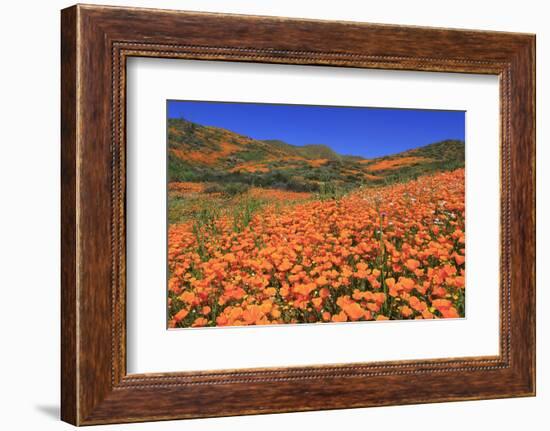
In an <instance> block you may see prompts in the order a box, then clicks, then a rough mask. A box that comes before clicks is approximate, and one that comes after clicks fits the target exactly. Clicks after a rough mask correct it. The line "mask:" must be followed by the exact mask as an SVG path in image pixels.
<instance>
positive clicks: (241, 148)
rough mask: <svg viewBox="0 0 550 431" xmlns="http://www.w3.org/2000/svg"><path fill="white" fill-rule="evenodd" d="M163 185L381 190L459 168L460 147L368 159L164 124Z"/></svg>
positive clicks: (178, 122)
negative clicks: (165, 165) (365, 187)
mask: <svg viewBox="0 0 550 431" xmlns="http://www.w3.org/2000/svg"><path fill="white" fill-rule="evenodd" d="M168 149H169V155H168V157H169V172H168V174H169V180H170V181H204V182H209V183H218V184H220V185H222V186H224V187H225V186H227V185H228V184H233V185H237V186H238V185H253V186H260V187H271V188H280V189H288V190H294V191H319V190H320V189H321V188H323V187H326V185H327V184H330V185H331V187H336V188H339V189H343V190H348V189H351V188H354V187H357V186H359V185H383V184H389V183H393V182H401V181H407V180H409V179H411V178H416V177H418V176H420V175H424V174H429V173H433V172H439V171H447V170H452V169H456V168H459V167H463V166H464V143H463V142H462V141H443V142H438V143H434V144H430V145H427V146H425V147H421V148H416V149H413V150H409V151H406V152H403V153H399V154H394V155H389V156H385V157H381V158H376V159H372V160H366V159H363V158H362V157H358V156H348V155H339V154H337V153H335V152H334V151H333V150H332V149H330V148H329V147H327V146H325V145H306V146H302V147H300V146H293V145H290V144H288V143H286V142H283V141H279V140H265V141H260V140H255V139H251V138H249V137H247V136H243V135H239V134H237V133H234V132H231V131H229V130H224V129H220V128H216V127H209V126H202V125H199V124H195V123H191V122H189V121H186V120H183V119H170V120H168Z"/></svg>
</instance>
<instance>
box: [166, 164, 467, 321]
mask: <svg viewBox="0 0 550 431" xmlns="http://www.w3.org/2000/svg"><path fill="white" fill-rule="evenodd" d="M171 189H172V192H173V193H179V194H180V195H181V196H183V199H187V201H186V202H195V203H194V204H193V205H197V207H196V208H193V209H192V211H191V212H192V213H193V214H194V216H193V217H188V218H186V217H182V218H180V219H178V220H174V221H173V222H171V223H170V225H169V231H168V269H169V281H168V326H169V327H171V328H187V327H204V326H238V325H265V324H268V325H273V324H285V323H323V322H349V321H369V320H387V319H393V320H395V319H437V318H459V317H464V304H465V283H464V280H465V237H464V216H465V214H464V210H465V208H464V205H465V201H464V169H462V168H461V169H455V170H453V171H448V172H438V173H434V174H431V175H425V176H420V177H419V178H417V179H413V180H410V181H408V182H404V183H395V184H392V185H387V186H380V187H359V188H356V189H354V190H352V191H350V192H347V193H343V194H342V195H326V194H321V193H297V192H290V191H289V192H286V191H282V190H262V189H251V190H248V191H246V193H242V194H238V195H235V196H234V197H232V198H231V201H230V202H229V201H228V202H229V203H227V202H225V201H224V205H225V206H220V205H218V204H216V202H215V201H214V204H211V205H204V202H205V201H207V200H208V199H210V200H211V201H212V196H213V195H212V194H211V195H210V196H209V198H208V199H206V198H204V196H203V195H202V193H203V190H202V187H201V186H199V185H189V184H185V183H182V184H179V185H178V184H173V185H172V186H171ZM189 196H191V197H189ZM186 197H187V198H186ZM193 199H194V200H193ZM201 202H202V203H201ZM200 205H202V206H200Z"/></svg>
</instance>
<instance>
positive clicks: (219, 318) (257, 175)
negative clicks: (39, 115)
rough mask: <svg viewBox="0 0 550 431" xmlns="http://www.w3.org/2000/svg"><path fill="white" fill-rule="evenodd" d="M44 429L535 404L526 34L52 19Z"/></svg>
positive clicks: (135, 15)
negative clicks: (58, 396)
mask: <svg viewBox="0 0 550 431" xmlns="http://www.w3.org/2000/svg"><path fill="white" fill-rule="evenodd" d="M61 49H62V64H61V71H62V94H61V102H62V103H61V106H62V112H61V117H62V151H61V162H62V183H61V188H62V238H61V240H62V286H61V288H62V327H61V329H62V334H61V335H62V337H61V339H62V346H61V351H62V364H61V365H62V382H61V387H62V390H61V392H62V400H61V415H62V419H63V420H65V421H67V422H69V423H72V424H75V425H92V424H105V423H118V422H138V421H152V420H166V419H179V418H197V417H213V416H229V415H242V414H259V413H274V412H289V411H307V410H322V409H341V408H353V407H368V406H382V405H395V404H412V403H430V402H441V401H456V400H475V399H490V398H503V397H519V396H533V395H534V394H535V162H534V161H535V108H534V100H535V76H534V73H535V72H534V71H535V36H534V35H530V34H515V33H504V32H487V31H473V30H451V29H440V28H423V27H403V26H391V25H379V24H366V23H353V22H331V21H314V20H297V19H287V18H277V17H255V16H241V15H221V14H212V13H197V12H180V11H168V10H152V9H134V8H119V7H104V6H93V5H77V6H73V7H70V8H68V9H64V10H63V11H62V26H61Z"/></svg>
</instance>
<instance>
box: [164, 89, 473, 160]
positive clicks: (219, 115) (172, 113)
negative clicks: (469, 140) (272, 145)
mask: <svg viewBox="0 0 550 431" xmlns="http://www.w3.org/2000/svg"><path fill="white" fill-rule="evenodd" d="M167 109H168V118H185V119H186V120H189V121H193V122H195V123H199V124H202V125H206V126H216V127H221V128H224V129H228V130H231V131H233V132H236V133H239V134H242V135H247V136H250V137H251V138H254V139H280V140H281V141H285V142H287V143H289V144H293V145H306V144H325V145H327V146H329V147H331V148H332V149H333V150H334V151H336V152H337V153H339V154H348V155H356V156H363V157H366V158H372V157H379V156H384V155H387V154H393V153H398V152H401V151H405V150H408V149H411V148H417V147H421V146H423V145H428V144H431V143H433V142H438V141H442V140H444V139H459V140H464V133H465V112H464V111H436V110H424V109H384V108H355V107H337V106H310V105H274V104H264V103H223V102H187V101H174V100H169V101H168V104H167Z"/></svg>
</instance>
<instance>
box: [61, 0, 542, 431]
mask: <svg viewBox="0 0 550 431" xmlns="http://www.w3.org/2000/svg"><path fill="white" fill-rule="evenodd" d="M61 48H62V62H61V69H62V94H61V106H62V112H61V114H62V115H61V116H62V135H61V136H62V154H61V161H62V181H61V186H62V295H61V301H62V304H61V305H62V327H61V331H62V346H61V349H62V373H61V374H62V381H61V384H62V400H61V415H62V419H63V420H65V421H67V422H70V423H72V424H76V425H88V424H100V423H112V422H136V421H146V420H160V419H176V418H192V417H209V416H229V415H239V414H256V413H270V412H287V411H306V410H318V409H336V408H351V407H365V406H380V405H390V404H411V403H424V402H440V401H449V400H472V399H481V398H501V397H512V396H530V395H534V393H535V171H534V170H535V162H534V161H535V141H534V139H535V138H534V130H535V126H534V124H535V112H534V110H535V108H534V100H535V76H534V73H535V37H534V36H533V35H526V34H511V33H498V32H482V31H466V30H449V29H435V28H421V27H401V26H389V25H375V24H362V23H351V22H329V21H311V20H310V21H308V20H295V19H285V18H273V17H253V16H240V15H219V14H204V13H189V12H177V11H163V10H146V9H131V8H117V7H100V6H80V5H79V6H73V7H71V8H68V9H65V10H63V11H62V31H61ZM129 56H149V57H166V58H186V59H199V60H205V61H208V60H223V61H245V62H262V63H286V64H306V65H333V66H341V67H359V68H379V69H404V70H421V71H445V72H464V73H484V74H495V75H499V76H500V83H501V84H500V89H501V91H500V105H501V157H502V160H501V209H502V211H501V220H500V226H501V250H500V254H501V281H500V292H501V296H500V304H501V307H500V317H501V319H500V320H501V327H500V337H501V343H500V347H501V348H500V354H499V356H496V357H483V358H474V357H471V358H469V357H468V358H454V359H449V358H444V359H440V360H423V361H410V362H383V363H365V364H341V365H330V366H311V367H307V366H306V367H298V368H270V369H254V370H227V371H220V372H211V371H204V372H196V373H161V374H154V375H153V374H147V375H127V374H126V367H125V363H126V356H125V355H126V351H125V294H126V286H125V232H124V225H125V212H124V211H125V206H124V202H125V151H126V141H125V136H124V133H125V97H126V94H125V91H126V89H125V76H126V70H125V65H126V59H127V58H128V57H129ZM498 222H499V220H495V223H498ZM159 288H162V286H159Z"/></svg>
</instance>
